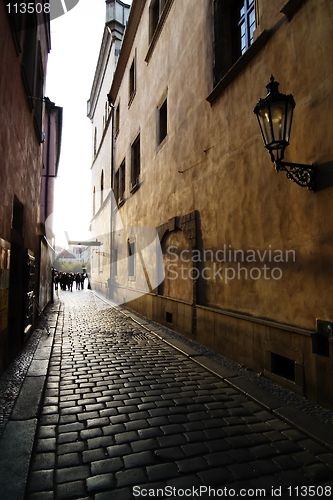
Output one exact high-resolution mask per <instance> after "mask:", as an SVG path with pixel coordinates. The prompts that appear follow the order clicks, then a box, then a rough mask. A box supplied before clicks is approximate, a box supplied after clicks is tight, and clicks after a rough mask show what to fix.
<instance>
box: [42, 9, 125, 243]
mask: <svg viewBox="0 0 333 500" xmlns="http://www.w3.org/2000/svg"><path fill="white" fill-rule="evenodd" d="M127 3H131V2H127ZM104 23H105V0H80V1H79V3H78V4H77V6H76V7H74V8H73V9H72V10H71V11H69V12H68V13H67V14H65V15H63V16H61V17H59V18H57V19H54V20H53V21H51V52H50V54H49V59H48V66H47V75H46V91H45V95H46V96H47V97H49V98H50V99H51V101H52V102H54V103H55V104H56V105H57V106H61V107H63V129H62V144H61V157H60V164H59V175H58V178H57V179H56V188H55V206H54V216H53V230H54V232H55V235H56V245H65V243H66V239H65V235H64V231H67V232H68V233H69V236H70V238H71V239H81V240H82V239H85V238H89V237H90V235H89V232H88V228H89V222H90V218H91V193H90V191H91V188H90V167H91V162H92V129H91V127H92V125H91V122H90V120H89V118H87V100H88V99H89V96H90V90H91V86H92V82H93V78H94V73H95V69H96V65H97V59H98V55H99V50H100V46H101V42H102V36H103V30H104Z"/></svg>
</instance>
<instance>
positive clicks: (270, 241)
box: [115, 0, 333, 404]
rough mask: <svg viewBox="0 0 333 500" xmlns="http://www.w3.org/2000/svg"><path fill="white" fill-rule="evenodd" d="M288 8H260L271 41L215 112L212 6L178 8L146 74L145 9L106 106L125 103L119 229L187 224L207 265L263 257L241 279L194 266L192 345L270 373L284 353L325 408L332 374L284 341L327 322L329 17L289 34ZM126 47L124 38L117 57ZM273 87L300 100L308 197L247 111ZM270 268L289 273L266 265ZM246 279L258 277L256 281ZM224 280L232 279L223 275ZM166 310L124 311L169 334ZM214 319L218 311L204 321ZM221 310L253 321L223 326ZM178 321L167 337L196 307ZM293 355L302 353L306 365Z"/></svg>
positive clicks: (332, 277) (297, 137)
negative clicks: (161, 113) (183, 219)
mask: <svg viewBox="0 0 333 500" xmlns="http://www.w3.org/2000/svg"><path fill="white" fill-rule="evenodd" d="M286 3H287V2H286V1H285V0H279V1H275V2H272V1H271V0H258V1H257V2H256V8H257V16H256V17H257V21H258V20H259V25H258V26H257V30H256V34H255V35H256V37H257V36H258V35H260V33H262V31H263V30H271V37H270V38H269V40H268V41H267V43H266V44H265V46H264V47H263V48H262V49H261V51H260V52H259V53H258V54H257V55H256V56H255V57H254V58H253V59H252V60H251V61H250V62H249V63H248V64H247V65H246V66H245V67H244V69H243V71H242V72H241V73H240V74H239V75H238V76H237V77H236V78H235V79H234V80H232V81H231V83H230V84H229V85H228V86H227V88H226V89H225V90H224V92H223V93H222V94H221V95H220V96H219V97H218V98H217V99H216V101H215V102H214V103H213V104H212V105H210V104H209V102H208V101H207V97H208V95H209V94H210V93H211V91H212V90H213V10H212V3H211V2H210V1H208V0H207V1H206V0H205V1H198V2H193V1H192V0H182V1H181V2H178V1H175V2H174V3H173V4H172V7H171V9H170V12H169V15H168V17H167V19H166V22H165V25H164V26H163V29H162V31H161V34H160V37H159V39H158V40H157V43H156V46H155V48H154V51H153V52H152V55H151V57H150V59H149V62H148V63H147V62H145V57H146V54H147V51H148V47H149V39H148V26H149V2H146V3H145V7H144V10H143V13H142V17H141V20H140V24H139V27H138V30H137V32H136V35H135V37H134V42H133V44H132V46H131V52H130V57H129V59H128V61H127V67H126V70H125V72H124V75H123V78H122V82H121V85H120V88H119V92H118V93H117V96H116V100H115V105H117V104H118V103H119V102H120V104H121V116H120V131H119V135H118V136H117V138H116V141H115V168H116V169H117V168H118V167H119V165H120V164H121V162H122V161H123V160H124V158H125V159H126V168H127V170H126V183H127V184H126V191H125V198H126V201H125V204H124V205H123V206H122V207H121V209H120V215H121V217H122V220H123V223H124V225H129V226H130V225H143V226H150V227H153V228H156V227H158V226H160V225H161V224H164V223H166V222H167V221H168V220H169V219H170V218H172V217H176V216H182V215H185V214H188V213H190V212H192V211H196V214H197V246H196V248H197V249H198V250H200V251H201V252H203V251H204V250H207V249H210V250H212V251H213V252H214V255H216V252H217V251H219V250H220V251H221V250H223V249H227V250H229V249H232V250H242V251H244V252H249V251H250V250H251V251H255V252H257V251H259V252H260V255H261V256H263V255H264V253H265V252H266V254H265V255H266V256H265V257H262V259H263V261H262V262H261V260H260V258H259V255H258V254H256V260H255V261H254V262H241V263H240V265H241V267H242V268H246V269H243V270H242V271H240V279H238V275H237V271H238V267H237V266H238V262H222V263H221V262H218V261H217V259H215V261H214V262H205V263H199V264H198V269H199V270H200V271H201V272H202V270H203V268H204V267H206V268H207V269H206V270H205V277H206V279H203V278H202V277H201V278H200V279H199V280H198V282H197V303H198V304H200V305H201V306H204V307H205V308H206V309H205V312H203V310H200V308H197V329H196V331H197V333H196V338H197V340H198V341H199V342H201V343H203V344H204V345H207V346H208V347H211V348H213V349H216V350H217V351H218V352H220V353H222V354H225V355H227V356H228V357H230V358H231V359H234V360H235V361H238V362H241V363H243V364H245V365H246V366H249V367H251V368H252V369H254V370H257V371H260V372H264V370H267V371H268V373H269V371H270V368H269V362H268V361H267V359H269V356H270V355H269V353H270V352H272V351H270V348H271V347H272V346H274V349H276V350H279V352H277V351H275V352H276V354H280V355H281V356H285V357H289V358H290V359H293V360H294V361H295V363H297V366H300V367H301V368H297V370H298V372H297V373H298V375H297V380H298V382H299V380H300V378H301V377H300V375H299V370H301V371H302V370H303V367H305V370H304V371H305V379H304V380H305V381H304V380H303V382H299V383H300V384H301V385H300V386H299V387H301V386H302V389H300V390H301V391H303V392H304V393H306V395H307V396H308V397H310V398H311V399H316V398H317V399H318V400H321V401H322V402H323V404H328V403H327V401H328V400H329V398H332V396H333V394H332V393H331V392H330V389H329V388H326V387H325V389H323V391H322V394H324V391H326V389H327V391H326V393H327V396H318V394H319V392H320V391H319V389H318V384H319V383H322V382H319V380H320V379H321V378H322V374H323V373H324V374H325V376H329V375H331V372H332V361H331V359H330V358H325V359H324V358H323V357H320V356H316V355H314V354H312V347H311V337H309V334H306V332H305V333H304V334H300V333H292V330H293V328H292V327H293V326H294V327H297V328H301V329H305V330H309V331H315V330H316V319H317V318H320V319H324V320H332V319H333V313H332V307H331V296H332V292H333V268H332V266H330V261H331V255H332V243H333V230H332V222H331V221H332V216H331V213H332V210H333V198H332V193H333V190H332V186H333V183H332V180H330V179H329V174H330V169H331V168H332V167H333V146H332V141H331V135H332V131H333V130H332V129H333V126H332V120H331V112H332V109H333V60H332V57H330V47H331V44H332V29H331V26H332V24H333V7H332V2H330V0H308V1H307V2H305V3H304V5H303V6H302V7H301V8H300V9H299V11H298V12H296V13H295V15H294V17H293V18H292V19H291V21H290V22H289V21H288V19H287V18H286V17H285V16H284V15H283V14H281V13H280V10H281V8H282V7H283V6H284V5H285V4H286ZM127 40H128V39H126V35H125V41H124V43H125V44H126V43H128V41H127ZM134 56H136V67H137V78H136V95H135V97H134V99H133V101H132V102H131V104H130V105H128V101H129V95H128V88H129V80H128V79H129V67H130V65H131V63H132V61H133V58H134ZM271 74H273V75H274V76H275V78H276V80H277V81H279V82H280V91H281V92H283V93H286V94H288V93H292V94H293V95H294V98H295V101H296V109H295V113H294V120H293V127H292V132H291V145H290V146H289V147H288V148H287V150H286V155H285V156H286V159H288V160H290V161H291V162H299V163H308V164H311V163H313V162H315V163H316V164H318V166H319V174H318V185H319V187H320V189H319V190H318V191H316V192H315V193H312V192H310V191H308V190H307V189H305V188H301V187H299V186H297V185H296V184H294V183H292V182H291V181H289V180H288V179H287V178H286V176H285V174H284V173H282V172H281V173H279V174H277V173H276V172H275V171H274V166H273V164H272V163H271V161H270V157H269V155H268V153H267V151H266V150H265V149H264V146H263V141H262V137H261V134H260V131H259V127H258V124H257V121H256V117H255V115H254V114H253V108H254V106H255V104H256V103H257V101H258V99H259V97H265V95H266V89H265V86H266V84H267V83H268V82H269V78H270V76H271ZM165 97H167V100H168V135H167V139H166V140H165V141H164V142H163V144H162V146H160V147H159V146H158V145H157V137H156V135H157V133H156V128H157V108H158V106H159V105H161V103H162V102H163V99H164V98H165ZM138 133H140V137H141V179H140V181H141V185H140V188H139V189H138V190H137V191H136V192H135V193H133V194H131V193H130V164H131V162H130V154H131V143H132V142H133V140H134V139H135V138H136V137H137V135H138ZM180 171H181V172H184V173H179V172H180ZM170 234H172V233H170ZM179 244H180V250H182V249H184V248H186V244H185V242H183V243H181V242H180V243H179ZM286 251H293V252H294V254H293V253H289V254H288V256H289V259H288V262H286ZM270 252H271V253H270ZM278 255H280V256H283V259H284V262H276V261H274V256H275V257H276V259H277V256H278ZM293 255H295V259H293ZM214 264H215V268H214ZM264 265H266V266H267V268H266V275H264V272H263V269H262V268H263V266H264ZM219 267H222V268H223V269H222V276H223V277H222V278H220V276H219V275H218V274H216V273H215V279H214V269H215V271H216V269H217V268H219ZM226 267H228V268H235V270H236V275H235V279H230V280H226V279H225V269H226ZM254 268H259V269H260V270H261V277H260V279H256V277H257V276H258V272H257V271H255V270H253V269H254ZM268 268H269V269H268ZM272 268H278V269H280V270H281V273H282V275H281V277H280V274H281V273H280V271H278V270H276V271H275V274H274V276H275V277H276V278H277V277H280V279H273V277H272V275H271V270H272ZM251 270H252V278H251V277H250V278H249V276H248V279H245V276H246V271H247V273H248V275H249V273H250V272H251ZM228 273H229V274H228V276H230V275H231V274H232V271H231V270H229V271H228ZM265 276H266V277H265ZM173 287H174V285H173ZM171 288H172V287H171ZM171 288H170V287H167V286H166V285H165V284H164V290H169V292H170V290H171ZM182 289H184V290H185V289H186V286H185V285H184V283H179V288H178V289H177V290H174V291H171V293H170V294H171V295H173V296H174V297H177V298H179V295H180V293H181V290H182ZM163 293H164V292H163ZM163 301H164V302H163ZM166 301H170V299H167V298H165V297H164V298H163V297H157V296H155V297H154V296H153V295H149V296H146V297H143V298H141V299H139V300H138V301H136V302H134V303H131V305H130V306H131V307H133V308H134V309H136V310H138V311H139V312H142V313H144V314H147V315H148V316H150V317H153V319H156V320H159V321H161V322H165V311H168V307H169V302H168V303H166ZM185 302H186V301H185ZM170 303H171V302H170ZM179 303H180V302H179ZM154 304H155V305H154ZM170 307H171V306H170ZM209 307H210V308H213V309H214V310H217V311H220V312H216V311H215V312H207V311H208V309H207V308H209ZM174 310H175V308H174ZM223 310H224V311H233V312H236V313H237V314H244V315H246V316H247V318H248V319H247V320H245V319H244V320H242V319H235V318H234V317H232V316H223V314H222V312H223ZM188 311H190V313H188ZM169 312H170V311H169ZM183 317H184V318H185V317H186V320H181V321H183V323H182V325H183V326H180V322H179V321H178V317H177V320H175V323H174V325H173V326H174V328H175V329H178V331H181V330H182V331H183V332H187V333H188V334H190V332H191V330H192V323H191V322H192V306H191V305H189V304H188V306H187V313H186V315H185V316H184V315H183ZM251 317H253V318H261V319H266V320H268V321H270V322H271V324H272V325H273V324H276V327H275V328H274V327H272V326H267V325H266V326H262V325H259V324H258V323H256V324H254V323H252V322H251ZM175 318H176V316H175ZM279 324H284V325H290V331H289V333H286V330H280V329H279V328H278V325H279ZM282 332H284V333H282ZM267 342H268V343H269V345H268V344H267ZM266 344H267V345H266ZM279 345H280V347H277V346H279ZM267 346H268V347H267ZM281 346H283V347H281ZM267 353H268V354H267ZM295 353H301V354H302V355H301V359H298V358H299V355H298V354H297V355H295ZM296 358H297V359H296ZM296 385H297V384H296ZM295 390H296V389H295Z"/></svg>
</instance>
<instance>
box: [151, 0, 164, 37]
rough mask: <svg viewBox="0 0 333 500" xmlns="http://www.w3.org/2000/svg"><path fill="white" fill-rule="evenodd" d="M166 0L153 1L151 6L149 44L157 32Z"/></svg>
mask: <svg viewBox="0 0 333 500" xmlns="http://www.w3.org/2000/svg"><path fill="white" fill-rule="evenodd" d="M165 3H166V0H153V1H152V2H151V4H150V6H149V43H150V42H151V40H152V38H153V36H154V33H155V31H156V28H157V25H158V22H159V20H160V18H161V14H162V12H163V9H164V7H165Z"/></svg>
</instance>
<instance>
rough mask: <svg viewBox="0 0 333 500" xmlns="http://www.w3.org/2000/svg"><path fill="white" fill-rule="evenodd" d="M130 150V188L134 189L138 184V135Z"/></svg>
mask: <svg viewBox="0 0 333 500" xmlns="http://www.w3.org/2000/svg"><path fill="white" fill-rule="evenodd" d="M131 150H132V151H131V153H132V156H131V160H132V164H131V188H133V189H134V188H136V187H137V186H138V185H139V182H140V135H139V136H138V137H137V138H136V139H135V141H134V142H133V144H132V148H131Z"/></svg>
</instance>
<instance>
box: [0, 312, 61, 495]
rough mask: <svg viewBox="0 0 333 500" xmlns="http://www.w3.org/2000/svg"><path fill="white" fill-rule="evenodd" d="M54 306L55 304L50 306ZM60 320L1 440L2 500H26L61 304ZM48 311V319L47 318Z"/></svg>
mask: <svg viewBox="0 0 333 500" xmlns="http://www.w3.org/2000/svg"><path fill="white" fill-rule="evenodd" d="M50 305H51V306H52V304H50ZM52 312H54V313H56V320H55V321H54V323H53V325H51V326H50V325H49V328H50V335H48V336H46V334H43V335H42V336H41V337H40V339H39V341H38V345H37V347H36V350H35V352H34V354H33V357H32V360H31V363H30V366H29V369H28V371H27V373H26V376H25V378H24V380H23V383H22V385H21V388H20V392H19V394H18V396H17V399H16V401H15V405H14V407H13V410H12V413H11V415H10V417H9V420H8V422H7V424H6V427H5V430H4V433H3V435H2V437H1V439H0V492H1V500H23V499H24V498H25V490H26V482H27V478H28V473H29V467H30V460H31V455H32V450H33V446H34V441H35V434H36V430H37V424H38V417H39V414H40V411H41V402H42V397H43V393H44V387H45V383H46V379H47V374H48V369H49V363H50V359H51V353H52V348H53V342H54V337H55V332H56V330H57V328H58V324H59V317H60V313H61V302H59V306H58V308H57V310H55V309H53V310H52ZM47 314H48V313H47V312H46V316H47Z"/></svg>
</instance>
